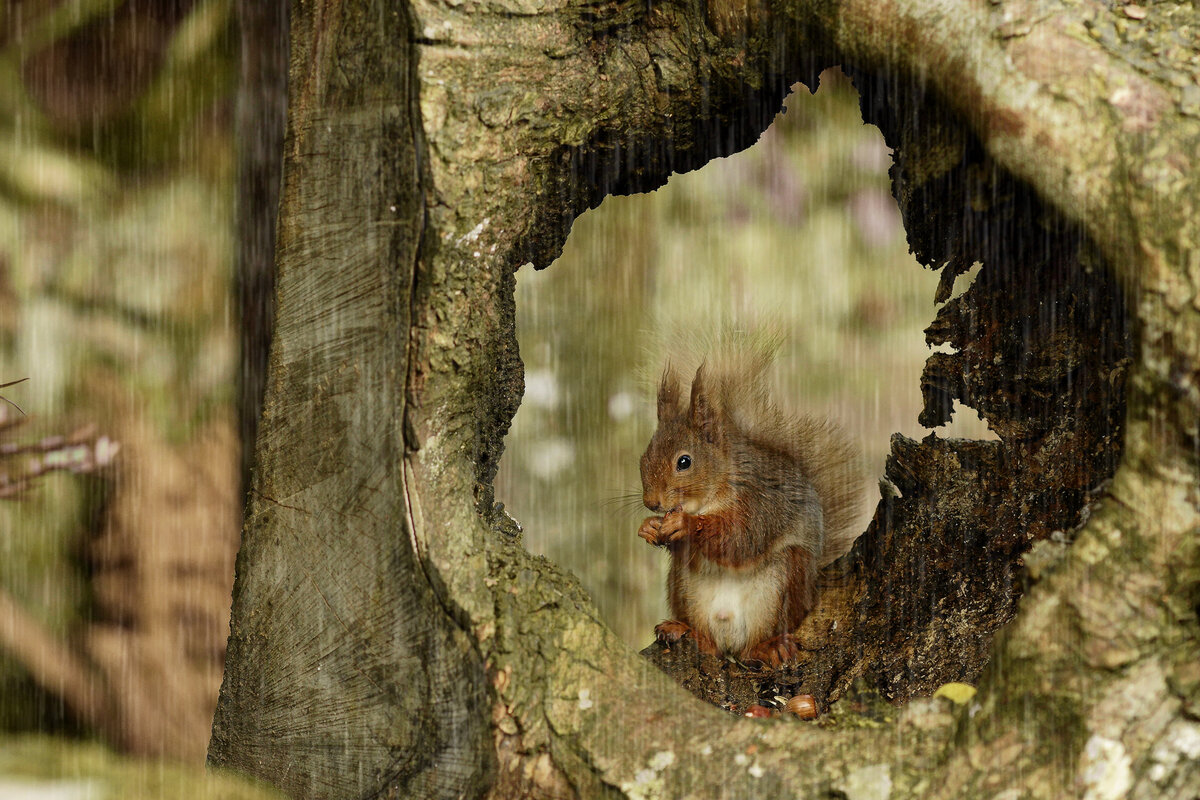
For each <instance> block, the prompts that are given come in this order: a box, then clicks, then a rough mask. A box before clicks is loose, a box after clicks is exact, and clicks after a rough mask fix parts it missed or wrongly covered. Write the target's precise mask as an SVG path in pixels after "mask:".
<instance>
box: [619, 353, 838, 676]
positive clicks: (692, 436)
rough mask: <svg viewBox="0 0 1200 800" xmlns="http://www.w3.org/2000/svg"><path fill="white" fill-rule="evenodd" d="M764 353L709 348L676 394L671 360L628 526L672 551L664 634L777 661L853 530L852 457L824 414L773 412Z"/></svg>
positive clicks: (789, 651) (790, 647)
mask: <svg viewBox="0 0 1200 800" xmlns="http://www.w3.org/2000/svg"><path fill="white" fill-rule="evenodd" d="M772 355H773V353H771V352H746V353H732V354H729V353H727V354H723V355H719V357H717V358H716V359H714V358H713V357H712V356H710V357H709V359H707V360H706V362H705V363H704V364H702V365H701V366H700V367H699V368H698V369H697V370H696V372H695V377H694V378H693V379H692V384H691V391H690V396H689V398H688V400H687V402H686V403H685V402H684V396H683V390H682V384H681V382H680V379H679V376H678V374H677V373H676V372H675V370H673V369H672V368H671V367H670V366H668V367H667V369H666V370H665V372H664V373H663V376H662V380H661V383H660V384H659V388H658V429H657V430H656V431H655V433H654V436H653V437H652V438H651V439H650V444H649V445H648V446H647V448H646V452H645V453H644V454H643V455H642V460H641V473H642V500H643V502H644V503H645V505H646V507H647V508H649V509H650V510H651V511H653V512H655V513H656V514H660V515H661V516H653V517H647V518H646V520H645V521H643V522H642V524H641V527H640V528H639V530H638V535H639V536H641V537H642V538H643V539H645V540H646V541H647V542H649V543H650V544H654V545H662V546H665V547H666V548H667V550H668V551H669V552H670V555H671V566H670V571H669V573H668V576H667V600H668V604H669V606H670V611H671V615H672V616H673V617H674V619H670V620H666V621H664V622H662V623H661V624H659V625H658V626H657V627H656V628H655V634H656V636H657V638H658V640H659V641H660V642H663V643H671V642H675V641H677V640H679V638H680V637H682V636H692V637H693V638H694V639H695V640H696V643H697V645H698V646H699V648H700V650H701V652H705V653H711V654H729V655H734V656H737V657H738V658H739V659H741V660H742V661H745V662H752V663H753V662H757V663H761V664H765V665H767V666H769V667H775V668H777V667H780V666H782V665H784V664H786V663H788V662H792V661H795V660H796V659H797V657H798V656H799V648H798V646H797V644H796V640H795V639H794V638H793V636H792V633H793V632H794V631H795V630H796V628H797V627H798V626H799V625H800V622H801V621H802V620H803V619H804V618H805V617H806V616H807V615H808V613H809V612H810V611H811V610H812V608H813V606H814V605H815V603H816V599H817V585H816V576H817V570H818V569H819V568H820V567H822V566H824V565H825V564H827V563H829V562H831V561H833V560H834V559H836V558H838V557H839V556H841V555H842V554H843V553H845V552H846V551H847V550H848V549H849V547H850V545H851V544H852V543H853V541H854V538H855V536H856V535H857V533H856V532H855V531H854V530H853V527H852V526H853V524H854V522H855V521H856V518H857V512H858V496H859V491H860V488H861V484H860V481H859V479H858V478H857V476H856V475H855V472H856V464H857V454H856V453H855V450H854V448H853V447H852V446H851V445H850V443H849V441H848V440H847V439H846V437H845V436H844V435H843V434H842V433H841V431H840V430H839V429H837V428H836V427H834V426H833V425H832V424H829V423H826V422H820V421H816V420H813V419H810V418H808V417H804V416H798V415H794V414H789V413H787V412H784V411H782V410H781V409H780V408H779V407H778V406H777V405H776V404H775V402H774V401H773V400H772V399H771V397H770V394H769V391H768V389H767V384H766V369H767V366H768V365H769V363H770V361H771V358H772Z"/></svg>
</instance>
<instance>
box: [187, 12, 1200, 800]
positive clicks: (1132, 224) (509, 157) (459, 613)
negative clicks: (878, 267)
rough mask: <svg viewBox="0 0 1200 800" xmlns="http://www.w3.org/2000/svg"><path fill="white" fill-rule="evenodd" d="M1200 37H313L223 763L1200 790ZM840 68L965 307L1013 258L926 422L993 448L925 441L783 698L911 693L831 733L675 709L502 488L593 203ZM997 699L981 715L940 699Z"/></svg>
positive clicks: (1056, 21) (428, 30)
mask: <svg viewBox="0 0 1200 800" xmlns="http://www.w3.org/2000/svg"><path fill="white" fill-rule="evenodd" d="M1198 24H1200V19H1197V14H1196V12H1195V11H1194V10H1193V9H1191V8H1190V7H1184V6H1178V7H1176V6H1172V5H1169V4H1165V3H1164V4H1158V5H1156V6H1154V7H1153V8H1151V9H1149V10H1145V9H1141V8H1140V7H1138V6H1125V7H1120V8H1118V9H1117V10H1115V11H1114V10H1112V9H1110V8H1109V7H1108V6H1106V5H1104V4H1101V3H1097V2H1088V0H1084V2H1081V3H1076V4H1072V5H1069V6H1062V7H1059V6H1054V5H1051V4H1043V3H1039V2H1036V0H1033V1H1031V2H1027V3H1006V4H1002V5H997V4H991V5H986V6H981V5H978V4H961V5H953V6H947V5H946V4H945V3H935V2H931V1H929V0H912V1H911V2H905V3H901V2H896V3H879V2H876V0H854V1H847V2H841V3H807V2H795V3H791V4H770V3H754V2H750V3H737V2H731V1H730V0H710V2H708V3H707V4H702V3H698V2H688V0H680V2H674V3H668V4H662V3H652V4H646V3H641V2H633V3H617V4H610V5H608V6H604V7H595V6H591V5H586V4H579V3H574V4H573V3H559V4H556V5H552V6H549V7H547V6H544V5H535V4H530V3H523V2H522V1H521V0H513V2H509V3H508V4H506V5H504V6H502V7H500V6H497V7H484V6H477V5H474V4H459V5H439V4H431V3H427V2H424V1H423V0H418V2H415V3H413V4H411V5H404V6H394V5H390V4H384V3H382V2H378V0H374V1H373V2H362V3H342V2H336V1H335V0H325V1H324V2H314V3H297V4H294V5H293V7H292V19H291V25H292V32H291V42H292V53H291V69H290V80H289V82H290V86H291V97H290V103H289V113H288V133H287V139H286V142H285V146H284V188H283V197H282V205H281V212H280V223H279V236H278V241H277V253H276V259H277V260H276V266H277V285H276V307H275V314H276V317H275V320H276V330H275V338H274V340H273V342H272V349H271V357H270V367H269V374H268V383H267V393H266V405H265V409H264V413H263V417H262V423H261V427H260V429H259V435H258V441H257V448H256V474H255V478H254V484H253V488H252V492H251V497H250V502H249V508H248V515H247V522H246V529H245V533H244V539H243V546H242V551H241V553H240V555H239V558H238V574H237V584H236V587H235V597H234V616H233V628H232V635H231V638H230V643H229V652H228V656H227V661H226V674H225V683H224V685H223V687H222V693H221V700H220V704H219V706H218V710H217V718H216V722H215V725H214V734H213V740H212V744H211V748H210V760H211V762H213V763H215V764H220V765H223V766H229V767H233V768H237V769H241V770H244V771H247V772H250V773H252V774H254V775H257V776H259V777H261V778H263V779H265V780H267V781H269V782H271V783H273V784H275V785H277V786H279V787H280V788H282V789H283V790H284V791H286V792H288V793H289V794H291V795H293V796H296V797H373V796H395V797H408V796H415V797H427V796H438V797H440V796H455V797H457V796H479V795H484V794H487V795H490V796H492V797H497V798H500V797H571V796H577V795H578V796H598V795H613V796H615V795H624V796H629V797H650V796H661V797H681V796H687V795H693V794H694V795H700V796H728V797H757V796H761V797H779V796H830V795H832V794H834V793H839V792H840V795H838V796H846V797H850V798H858V797H885V796H890V797H910V796H911V797H962V796H992V795H996V794H998V793H1000V792H1002V791H1003V790H1013V792H1015V793H1014V794H1013V795H1012V796H1014V797H1016V796H1029V797H1047V798H1049V797H1061V796H1064V795H1070V794H1075V795H1080V796H1084V797H1091V798H1116V797H1147V798H1149V797H1180V798H1184V797H1193V796H1195V795H1196V794H1197V792H1200V758H1198V756H1200V744H1198V742H1200V724H1198V723H1197V722H1196V716H1197V714H1198V712H1200V667H1197V665H1198V664H1200V636H1198V634H1200V630H1198V620H1197V614H1198V609H1200V536H1198V533H1200V481H1198V463H1200V370H1198V368H1200V300H1198V299H1197V298H1198V297H1200V294H1198V293H1197V292H1198V290H1200V247H1198V245H1197V241H1198V237H1200V221H1198V220H1200V216H1198V213H1197V212H1198V211H1200V209H1198V207H1197V206H1198V202H1197V201H1198V199H1200V171H1198V170H1197V167H1196V165H1195V163H1194V161H1195V159H1194V154H1195V153H1196V152H1197V147H1198V145H1200V119H1197V113H1198V112H1200V96H1198V91H1200V86H1198V85H1197V83H1196V79H1197V73H1196V66H1195V64H1194V63H1192V61H1194V55H1193V54H1194V44H1192V43H1189V42H1188V41H1185V40H1184V39H1183V38H1182V37H1183V36H1185V35H1187V34H1186V32H1187V31H1191V32H1192V34H1194V32H1195V31H1196V30H1197V29H1198V27H1197V26H1198ZM1188 26H1190V27H1188ZM1189 59H1190V60H1189ZM833 64H842V65H844V67H845V68H846V69H847V71H848V72H849V73H850V74H851V75H852V76H853V77H854V78H855V82H856V84H857V86H858V87H859V89H860V91H861V93H862V107H863V112H864V117H865V119H866V120H867V121H868V122H870V123H872V124H876V125H878V126H879V127H880V128H881V130H883V132H884V135H885V137H886V138H887V140H888V143H889V144H890V145H891V146H892V147H893V148H894V150H895V153H896V166H895V167H894V168H893V173H892V176H893V182H894V187H895V192H896V195H897V198H898V200H899V201H900V204H901V209H902V211H903V213H904V215H905V222H906V226H907V229H908V232H909V236H910V243H911V244H912V246H913V248H914V251H915V252H916V253H917V254H918V256H919V257H920V258H921V259H922V260H923V261H924V262H926V263H927V264H929V265H930V266H933V267H940V268H942V269H943V276H944V277H943V285H942V288H941V289H940V290H939V299H940V300H943V301H944V300H945V299H946V298H947V297H949V295H950V290H951V288H952V286H953V282H954V278H955V276H956V275H957V274H959V273H961V272H962V271H964V270H965V269H966V268H968V267H969V266H970V265H971V264H972V263H973V262H974V261H982V262H983V264H984V268H983V271H982V272H981V274H980V277H979V279H977V281H976V283H975V284H974V285H973V286H972V287H971V289H970V290H969V291H968V292H966V293H965V294H963V295H962V296H961V297H959V298H956V299H955V300H953V301H950V302H948V303H946V305H945V306H944V307H943V309H942V311H941V313H939V315H938V319H937V320H936V321H935V322H934V324H933V325H932V326H931V327H930V330H929V332H928V336H929V338H930V341H931V342H934V343H943V342H946V343H951V344H953V345H954V346H955V348H956V350H955V352H954V353H952V354H935V356H934V357H933V358H931V360H930V363H929V365H928V367H927V369H926V374H925V377H924V378H923V389H924V391H925V397H926V408H925V411H924V414H923V421H925V422H926V423H927V424H940V423H943V422H945V421H946V419H947V418H948V415H949V410H950V409H951V408H952V405H951V403H952V401H953V400H954V399H956V398H957V399H960V400H962V401H963V402H965V403H968V404H970V405H973V406H975V407H976V408H977V409H979V410H980V412H981V413H982V414H983V415H984V416H985V417H986V418H987V419H988V420H989V422H990V423H991V424H992V426H993V428H994V429H996V430H997V432H998V434H999V435H1000V441H999V442H996V443H974V442H961V441H955V440H944V439H938V438H932V437H931V438H928V439H926V440H925V441H923V442H920V443H917V442H912V441H909V440H904V439H897V440H896V441H895V442H894V444H893V454H892V457H891V459H890V460H889V465H888V478H889V481H890V486H888V487H886V488H887V491H885V493H884V494H885V497H884V499H883V500H882V501H881V504H880V508H879V512H878V513H877V514H876V518H875V520H874V522H873V523H872V525H871V528H870V529H869V530H868V532H867V533H866V534H865V535H864V537H863V538H862V539H861V540H860V542H859V544H858V545H856V547H855V549H854V550H853V551H852V552H851V553H850V554H849V555H848V556H847V557H846V558H845V559H842V560H841V561H840V562H839V563H838V564H835V565H832V566H831V567H830V568H829V570H827V572H826V574H825V576H824V582H825V583H826V590H825V594H824V598H823V601H822V606H821V609H820V610H819V612H818V613H817V614H816V615H814V617H813V618H811V619H810V621H809V623H807V624H806V626H805V628H804V630H803V631H802V635H803V638H804V639H805V641H806V642H807V643H808V647H809V648H810V650H809V654H808V656H807V661H806V663H805V664H804V665H803V669H802V670H801V671H799V672H798V673H796V674H795V675H793V676H791V677H792V678H793V679H794V680H793V683H792V684H790V685H792V686H793V687H797V688H800V687H803V688H807V689H809V690H810V691H812V692H813V693H815V694H817V695H818V699H819V701H820V702H821V703H822V704H823V705H828V704H829V703H831V702H833V701H834V700H836V699H837V698H838V697H840V696H842V695H843V694H844V693H845V692H846V691H847V690H848V689H849V688H850V687H851V685H852V684H855V683H856V682H859V683H860V684H861V682H862V681H866V682H867V683H868V684H870V685H873V686H874V687H876V688H878V689H879V690H880V691H881V692H882V693H883V694H884V695H885V696H886V697H887V698H889V699H892V700H896V701H901V700H906V699H910V698H917V699H911V700H910V702H909V703H908V704H907V705H906V706H905V707H904V708H903V709H902V710H898V711H896V712H895V713H890V714H885V715H883V716H884V718H885V719H884V721H883V723H882V724H880V723H878V722H876V723H875V724H871V725H867V724H851V723H852V722H853V721H854V718H855V715H854V713H853V710H846V709H842V708H840V707H835V709H836V710H835V713H834V715H833V718H835V719H837V720H839V721H844V722H845V724H839V725H837V726H833V727H817V726H811V725H808V726H802V725H799V724H790V725H789V724H784V723H783V722H782V721H775V722H770V723H764V722H761V721H756V720H747V719H732V718H730V717H729V716H728V715H726V714H723V713H722V712H720V711H719V710H717V709H715V708H713V707H711V706H709V705H706V704H703V703H701V702H699V701H697V700H695V699H694V698H692V697H690V696H689V695H687V694H686V693H685V692H684V691H683V690H682V689H680V688H679V687H678V686H677V685H676V684H675V682H674V681H672V680H671V679H670V678H669V677H668V676H667V675H665V674H664V673H662V672H661V671H659V670H658V669H656V668H655V667H654V666H653V665H651V664H650V663H649V662H648V661H647V660H645V659H643V658H640V657H638V656H637V655H636V654H634V653H632V652H631V651H630V650H629V649H628V648H627V647H626V646H625V645H624V644H622V643H621V642H619V641H618V640H617V639H616V638H615V637H614V636H613V635H612V634H611V632H610V631H609V630H608V629H607V628H606V627H605V626H604V624H603V623H602V622H601V621H599V620H598V619H597V615H596V613H595V611H594V608H593V607H592V605H591V603H590V601H589V600H588V599H587V597H586V596H585V595H584V593H583V592H582V591H581V590H580V588H579V587H578V585H577V584H576V583H575V582H574V580H573V579H571V578H570V577H569V576H566V575H564V574H563V573H561V572H560V571H559V570H557V569H556V568H555V567H554V566H553V565H552V564H549V563H547V562H546V561H544V560H541V559H536V558H534V557H532V556H530V555H529V554H528V553H527V552H526V551H525V550H524V549H523V548H522V547H521V544H520V541H519V537H518V536H517V534H516V532H515V531H516V528H515V526H514V525H513V524H512V522H511V520H509V519H508V518H507V517H506V516H505V515H504V514H503V512H502V511H500V510H499V509H497V508H495V507H494V505H493V499H492V493H491V482H492V478H493V476H494V474H495V469H496V466H497V463H498V459H499V457H500V453H501V449H502V436H503V434H504V432H505V430H506V428H507V426H508V423H509V420H510V419H511V417H512V414H513V412H514V410H515V408H516V405H517V402H518V400H519V397H520V394H521V388H522V386H521V384H522V381H521V366H520V361H519V360H518V357H517V353H516V342H515V337H514V335H513V313H514V310H513V273H514V270H515V269H516V267H517V266H519V265H520V264H521V263H523V262H524V261H527V260H531V261H533V262H534V263H535V264H536V265H538V266H545V265H547V264H548V263H549V262H550V261H551V260H552V259H553V257H554V256H555V255H556V254H557V252H558V250H559V248H560V247H561V245H562V242H563V240H564V238H565V236H566V233H567V231H568V229H569V227H570V224H571V220H572V219H573V218H574V216H575V215H577V214H578V213H581V212H582V211H583V210H585V209H586V208H589V207H592V206H594V205H596V204H597V203H598V202H599V201H600V200H601V199H602V198H603V197H604V196H605V195H607V194H613V193H622V192H634V191H644V190H648V189H651V188H653V187H655V186H657V185H661V183H662V182H663V181H665V179H666V177H667V176H668V175H669V174H670V172H671V171H680V170H685V169H692V168H695V167H698V166H700V165H702V164H703V163H705V161H707V160H708V159H710V158H712V157H715V156H718V155H724V154H727V153H730V152H733V151H735V150H737V149H739V148H741V147H744V146H746V145H748V144H750V143H751V142H752V141H753V140H754V139H755V138H756V137H757V136H758V135H759V133H760V132H761V131H762V130H763V129H764V128H765V127H766V125H767V124H768V123H769V122H770V119H771V116H772V115H773V114H774V113H775V111H776V110H777V109H778V108H779V106H780V103H781V99H782V97H783V95H784V93H785V91H786V88H787V87H788V86H789V85H791V84H792V83H793V82H794V81H797V80H804V81H806V82H807V83H808V85H810V86H813V85H815V84H814V83H813V79H814V76H815V75H816V74H818V72H819V70H820V69H821V68H823V67H825V66H828V65H833ZM600 278H601V280H602V276H600ZM597 290H598V291H602V288H599V287H598V289H597ZM1131 331H1132V332H1135V333H1131ZM1114 469H1115V473H1114ZM1110 475H1111V482H1109V481H1108V479H1109V476H1110ZM630 535H633V534H632V531H631V532H630ZM1031 545H1032V550H1029V548H1030V546H1031ZM1027 551H1028V552H1027ZM1027 584H1029V585H1030V588H1029V589H1028V591H1026V592H1025V594H1024V597H1023V598H1020V613H1019V614H1016V617H1015V621H1014V622H1013V623H1012V624H1011V625H1008V626H1007V627H1005V628H1004V629H1003V630H1002V631H1001V632H1000V634H999V635H998V636H997V637H996V638H994V639H993V633H995V632H996V631H998V630H1000V628H1001V626H1003V625H1004V624H1005V623H1006V622H1008V621H1009V620H1010V619H1012V618H1013V615H1014V614H1015V613H1016V610H1017V600H1018V598H1019V597H1020V594H1021V588H1022V587H1023V586H1025V585H1027ZM835 623H836V624H835ZM667 660H670V659H669V658H668V659H667ZM676 666H679V665H676ZM700 666H701V668H704V667H705V665H704V664H700ZM683 668H684V670H685V671H686V670H688V669H690V670H692V671H693V672H694V671H695V668H696V663H695V661H694V660H693V661H692V663H690V664H684V665H683ZM981 671H982V675H980V673H981ZM976 677H978V679H979V693H978V695H977V697H976V699H975V701H973V703H972V704H971V705H970V706H969V707H968V708H966V709H962V710H957V711H955V710H952V709H951V708H950V707H949V706H948V705H946V704H945V701H941V700H928V699H924V698H922V697H920V696H921V695H927V694H929V693H930V692H931V691H932V690H933V689H935V688H936V687H937V686H938V685H939V684H941V683H944V682H946V681H948V680H955V679H963V678H968V679H974V678H976Z"/></svg>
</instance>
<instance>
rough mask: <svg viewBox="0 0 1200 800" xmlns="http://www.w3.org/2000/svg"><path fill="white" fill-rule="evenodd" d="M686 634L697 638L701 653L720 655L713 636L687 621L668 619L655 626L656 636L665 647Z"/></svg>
mask: <svg viewBox="0 0 1200 800" xmlns="http://www.w3.org/2000/svg"><path fill="white" fill-rule="evenodd" d="M684 636H691V637H692V638H693V639H695V640H696V647H698V648H699V649H700V652H701V653H707V654H708V655H710V656H715V655H718V652H717V643H716V642H714V641H713V640H712V637H711V636H709V635H707V634H706V633H703V632H702V631H698V630H696V629H695V628H693V627H692V626H691V625H688V624H687V623H686V622H680V621H679V620H677V619H667V620H663V621H662V622H660V623H658V624H657V625H655V626H654V638H656V639H657V640H658V641H659V643H660V644H662V645H663V646H665V647H670V646H671V645H673V644H674V643H675V642H678V641H679V640H680V639H682V638H683V637H684Z"/></svg>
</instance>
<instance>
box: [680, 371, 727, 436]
mask: <svg viewBox="0 0 1200 800" xmlns="http://www.w3.org/2000/svg"><path fill="white" fill-rule="evenodd" d="M705 383H706V381H705V378H704V365H703V364H701V365H700V367H699V369H697V370H696V377H695V378H693V379H692V404H691V408H690V409H689V410H688V416H689V418H690V421H691V423H692V427H693V428H695V429H696V430H697V431H699V432H700V434H701V435H702V436H703V437H704V438H705V439H706V440H707V441H708V442H710V443H712V444H720V443H721V424H720V420H718V419H717V415H718V413H719V412H718V410H717V408H716V406H714V405H713V402H712V397H711V395H710V394H709V391H708V387H706V386H705Z"/></svg>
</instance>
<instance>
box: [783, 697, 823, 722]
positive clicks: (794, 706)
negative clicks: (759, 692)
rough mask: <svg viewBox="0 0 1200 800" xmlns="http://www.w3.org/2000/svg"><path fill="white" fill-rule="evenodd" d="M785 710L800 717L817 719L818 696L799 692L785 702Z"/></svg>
mask: <svg viewBox="0 0 1200 800" xmlns="http://www.w3.org/2000/svg"><path fill="white" fill-rule="evenodd" d="M783 710H784V711H788V712H791V713H792V714H795V715H796V716H797V717H799V718H800V719H815V718H816V717H817V698H815V697H813V696H812V695H811V694H798V695H796V696H795V697H793V698H792V699H791V700H788V701H787V702H786V703H784V704H783Z"/></svg>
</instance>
